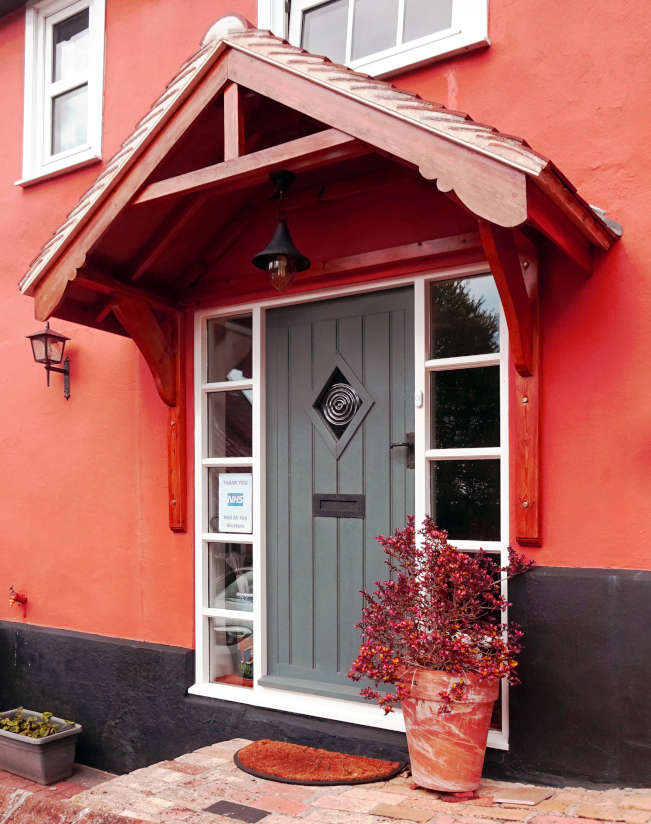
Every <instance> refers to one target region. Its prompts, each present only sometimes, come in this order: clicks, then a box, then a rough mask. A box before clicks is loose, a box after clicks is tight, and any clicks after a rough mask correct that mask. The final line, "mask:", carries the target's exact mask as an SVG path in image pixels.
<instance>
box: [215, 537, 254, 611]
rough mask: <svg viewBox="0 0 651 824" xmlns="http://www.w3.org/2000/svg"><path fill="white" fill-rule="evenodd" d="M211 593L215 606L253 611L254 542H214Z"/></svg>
mask: <svg viewBox="0 0 651 824" xmlns="http://www.w3.org/2000/svg"><path fill="white" fill-rule="evenodd" d="M208 552H209V564H210V584H209V586H210V596H209V599H208V606H210V607H212V608H215V609H236V610H242V611H243V612H252V611H253V546H252V545H251V544H210V545H209V550H208Z"/></svg>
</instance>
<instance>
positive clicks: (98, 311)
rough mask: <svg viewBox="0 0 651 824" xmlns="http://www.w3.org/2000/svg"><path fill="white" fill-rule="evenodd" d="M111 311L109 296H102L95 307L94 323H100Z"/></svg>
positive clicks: (111, 305) (111, 304)
mask: <svg viewBox="0 0 651 824" xmlns="http://www.w3.org/2000/svg"><path fill="white" fill-rule="evenodd" d="M112 311H113V303H112V301H111V296H110V295H102V297H101V298H100V299H99V300H98V301H97V305H96V306H95V323H101V322H102V321H103V320H104V319H105V318H107V317H108V316H109V315H110V313H111V312H112Z"/></svg>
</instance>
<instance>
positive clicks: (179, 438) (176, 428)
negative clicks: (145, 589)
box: [167, 312, 188, 532]
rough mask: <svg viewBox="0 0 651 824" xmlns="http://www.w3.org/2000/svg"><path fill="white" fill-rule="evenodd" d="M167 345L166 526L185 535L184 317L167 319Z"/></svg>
mask: <svg viewBox="0 0 651 824" xmlns="http://www.w3.org/2000/svg"><path fill="white" fill-rule="evenodd" d="M169 321H170V322H169V335H168V337H169V342H170V346H171V348H172V351H173V352H174V355H175V359H174V360H175V381H176V405H175V406H170V408H169V410H168V412H167V466H168V491H169V524H170V529H171V530H172V531H173V532H185V529H186V509H187V496H188V492H187V462H186V440H187V419H186V407H185V315H184V314H183V313H182V312H174V313H173V314H172V315H171V317H170V319H169Z"/></svg>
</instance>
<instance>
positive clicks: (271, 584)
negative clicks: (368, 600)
mask: <svg viewBox="0 0 651 824" xmlns="http://www.w3.org/2000/svg"><path fill="white" fill-rule="evenodd" d="M413 348H414V346H413V290H412V289H411V287H409V288H404V289H394V290H390V291H387V292H376V293H372V294H370V295H363V296H354V297H347V298H340V299H335V300H328V301H321V302H319V303H312V304H306V305H302V306H297V307H291V308H282V309H275V310H271V311H269V312H268V314H267V374H266V386H267V616H268V638H267V640H268V665H267V671H268V674H267V675H266V676H265V677H264V678H262V683H263V684H265V685H266V686H272V687H279V688H285V689H295V690H303V691H307V692H311V693H314V694H320V695H333V696H337V697H346V698H357V697H358V694H359V689H358V688H357V687H356V686H355V685H354V684H353V683H352V682H351V681H349V680H347V678H346V675H347V673H348V671H349V669H350V665H351V663H352V661H353V660H354V658H355V656H356V654H357V651H358V649H359V641H360V638H359V630H357V629H355V626H354V625H355V624H356V623H357V621H359V619H360V617H361V609H362V597H361V595H360V590H362V589H365V588H372V587H373V583H374V582H375V581H377V580H378V579H380V578H384V577H385V570H386V567H385V566H384V555H383V552H382V549H381V547H380V546H379V544H378V543H377V541H376V540H375V536H376V535H379V534H381V533H385V534H386V533H389V532H391V531H393V530H394V529H395V528H396V527H398V526H404V525H405V522H406V518H407V515H410V514H413V509H414V471H413V469H407V468H406V458H407V455H406V450H405V449H404V448H397V449H393V450H392V449H391V448H390V444H391V442H402V441H404V440H405V433H406V432H408V431H413V429H414V425H413V371H414V370H413ZM341 359H343V361H342V360H341ZM336 370H338V371H336ZM333 381H334V382H342V381H343V382H347V383H348V384H349V385H350V386H353V387H354V386H357V387H358V388H359V390H360V392H359V394H360V399H359V400H360V404H361V405H360V406H359V408H358V409H357V411H356V412H355V414H354V417H353V418H352V421H351V422H350V423H349V424H348V427H349V428H350V429H349V430H345V431H344V432H341V431H340V430H336V429H333V428H332V427H330V425H329V424H328V423H327V422H325V420H324V418H323V413H322V412H319V411H318V409H317V410H316V412H315V408H314V407H315V406H316V407H319V404H320V401H319V395H320V393H321V390H322V389H323V388H324V387H328V386H329V382H333ZM351 414H352V413H351ZM351 432H352V433H354V434H352V437H350V434H351ZM337 437H339V438H340V446H341V444H343V443H344V442H345V441H346V440H347V439H348V438H350V439H349V440H348V441H347V443H345V446H344V447H343V451H342V450H341V448H339V450H337V449H335V448H334V447H333V444H335V445H336V439H337ZM337 451H339V452H340V454H339V456H338V457H337V454H336V452H337ZM314 493H320V494H323V493H328V494H331V493H337V494H346V493H348V494H355V495H359V494H364V495H365V499H366V500H365V503H366V515H365V518H363V519H362V518H334V517H313V514H312V496H313V494H314Z"/></svg>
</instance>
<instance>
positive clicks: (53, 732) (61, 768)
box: [0, 707, 82, 784]
mask: <svg viewBox="0 0 651 824" xmlns="http://www.w3.org/2000/svg"><path fill="white" fill-rule="evenodd" d="M81 731H82V728H81V726H80V725H79V724H75V722H74V721H66V720H64V719H63V718H54V716H53V715H52V713H51V712H44V713H40V712H32V711H31V710H24V709H23V708H22V707H18V709H15V710H9V711H8V712H3V713H2V714H0V769H3V770H6V771H7V772H10V773H14V775H20V776H22V777H23V778H29V779H30V780H31V781H36V782H37V783H39V784H53V783H54V782H55V781H61V780H63V779H64V778H68V777H69V776H70V775H72V768H73V765H74V761H75V745H76V743H77V739H78V738H79V735H80V733H81Z"/></svg>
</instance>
